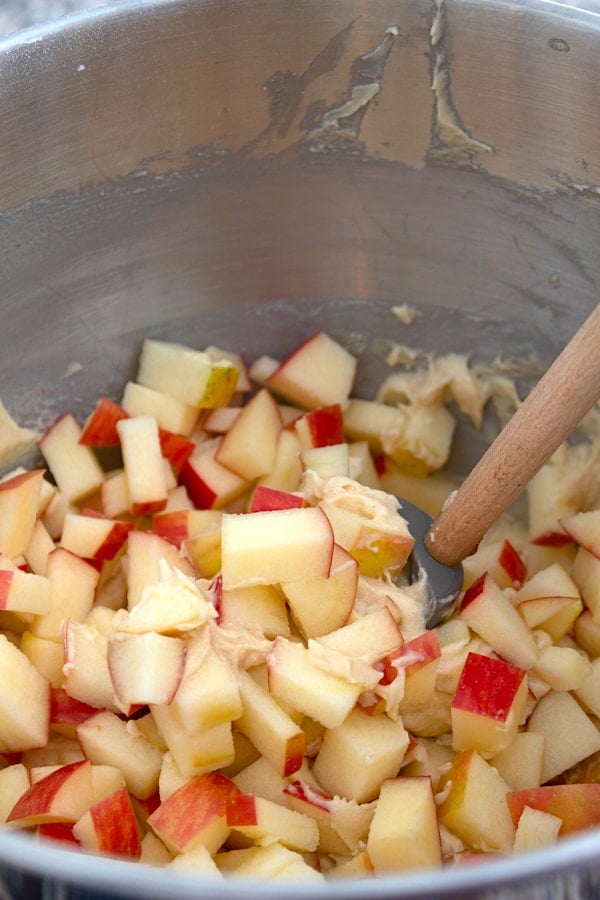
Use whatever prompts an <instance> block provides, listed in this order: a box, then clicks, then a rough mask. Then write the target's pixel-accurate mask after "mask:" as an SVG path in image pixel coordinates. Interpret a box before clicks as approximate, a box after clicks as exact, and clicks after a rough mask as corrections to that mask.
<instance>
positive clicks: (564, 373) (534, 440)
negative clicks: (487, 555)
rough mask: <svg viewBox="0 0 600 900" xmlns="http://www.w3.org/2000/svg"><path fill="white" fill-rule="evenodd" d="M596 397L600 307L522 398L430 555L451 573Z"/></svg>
mask: <svg viewBox="0 0 600 900" xmlns="http://www.w3.org/2000/svg"><path fill="white" fill-rule="evenodd" d="M599 397H600V305H598V306H597V307H596V308H595V310H594V312H592V314H591V315H590V316H589V318H588V319H586V321H585V322H584V324H583V325H582V326H581V328H580V329H579V331H578V332H577V333H576V334H575V336H574V337H573V338H572V339H571V340H570V341H569V343H568V344H567V346H566V347H565V348H564V350H563V351H562V352H561V353H560V355H559V356H558V357H557V358H556V360H555V361H554V363H553V364H552V365H551V366H550V368H549V369H548V370H547V372H546V373H545V375H544V376H543V377H542V378H541V379H540V381H539V382H538V383H537V384H536V386H535V387H534V388H533V390H532V391H531V393H530V394H529V395H528V396H527V397H526V399H525V400H524V401H523V403H522V404H521V406H520V407H519V408H518V410H517V411H516V413H515V414H514V415H513V417H512V418H511V420H510V421H509V422H508V424H507V425H506V426H505V428H503V430H502V431H501V432H500V434H499V435H498V437H497V438H496V440H495V441H494V443H493V444H492V445H491V446H490V448H489V449H488V450H487V451H486V453H485V454H484V456H483V457H482V458H481V460H480V461H479V462H478V463H477V465H476V466H475V468H474V469H473V471H472V472H471V473H470V474H469V475H468V476H467V478H466V479H465V481H464V482H463V483H462V485H461V486H460V488H459V489H458V491H456V493H455V494H454V495H453V497H452V499H450V500H449V501H448V502H447V504H446V506H445V508H444V509H443V510H442V512H441V513H440V514H439V516H438V517H437V519H436V520H435V522H434V523H433V525H432V527H431V529H430V531H429V533H428V534H427V536H426V539H425V544H426V546H427V549H428V550H429V552H430V553H431V555H432V556H434V557H435V558H436V559H437V560H439V562H441V563H444V564H445V565H447V566H456V565H458V564H459V563H461V562H462V561H463V559H465V557H467V556H469V555H470V554H471V553H473V552H474V551H475V550H476V549H477V546H478V544H479V542H480V541H481V539H482V537H483V536H484V534H485V533H486V531H487V530H488V529H489V528H490V526H491V525H493V524H494V522H495V521H496V520H497V518H498V517H499V516H500V515H501V513H503V512H504V511H505V510H506V509H507V508H508V507H509V506H510V505H511V503H512V502H513V501H514V500H515V499H516V497H517V496H518V495H519V494H520V493H521V491H522V490H523V489H524V488H525V487H526V485H527V483H528V482H529V481H530V480H531V478H532V477H533V476H534V475H535V474H536V472H537V471H538V470H539V469H540V468H541V467H542V466H543V464H544V463H545V462H546V461H547V460H548V459H549V458H550V457H551V456H552V454H553V453H554V451H555V450H556V449H557V448H558V447H559V446H560V445H561V444H562V443H563V441H564V440H565V439H566V438H567V437H568V436H569V434H570V433H571V431H573V429H574V428H575V427H576V425H578V423H579V422H580V421H581V419H582V418H583V417H584V415H585V414H586V413H587V412H588V411H589V410H590V409H591V408H592V406H593V405H594V403H596V402H597V400H598V398H599Z"/></svg>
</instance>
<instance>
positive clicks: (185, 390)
mask: <svg viewBox="0 0 600 900" xmlns="http://www.w3.org/2000/svg"><path fill="white" fill-rule="evenodd" d="M239 374H240V371H239V369H238V368H237V366H235V365H233V364H232V362H231V361H230V360H229V359H225V358H223V359H221V360H219V361H217V362H215V361H213V359H211V357H210V355H209V354H208V353H205V352H202V351H200V350H194V349H192V348H190V347H185V346H183V345H182V344H176V343H170V342H168V341H157V340H151V339H148V340H145V341H144V343H143V346H142V352H141V354H140V359H139V369H138V373H137V379H136V380H137V382H138V383H139V384H142V385H146V386H147V387H150V388H154V389H155V390H157V391H162V392H164V393H166V394H171V395H172V396H173V397H176V398H178V399H179V400H181V401H182V402H183V403H187V404H188V405H190V406H195V407H198V408H203V409H213V408H214V407H216V406H227V404H228V403H229V401H230V399H231V397H232V395H233V393H234V391H235V390H236V387H237V382H238V378H239Z"/></svg>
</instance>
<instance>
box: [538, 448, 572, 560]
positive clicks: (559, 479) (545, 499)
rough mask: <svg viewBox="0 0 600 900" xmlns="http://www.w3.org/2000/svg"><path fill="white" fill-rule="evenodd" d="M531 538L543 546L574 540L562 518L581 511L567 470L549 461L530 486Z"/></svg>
mask: <svg viewBox="0 0 600 900" xmlns="http://www.w3.org/2000/svg"><path fill="white" fill-rule="evenodd" d="M527 506H528V516H529V540H530V541H531V542H532V543H534V544H541V545H542V546H550V547H560V546H563V545H564V544H567V543H569V542H570V541H571V538H570V537H569V535H568V534H567V533H566V531H565V530H564V528H563V527H562V525H561V524H560V520H561V519H562V518H565V517H567V516H572V515H574V514H575V513H577V505H576V502H575V499H574V498H573V497H572V496H571V495H570V493H569V486H568V483H567V481H566V480H565V473H564V469H563V467H562V466H560V465H555V464H554V463H553V462H550V463H547V464H546V465H545V466H542V468H541V469H540V470H539V472H537V474H536V475H534V477H533V478H532V479H531V480H530V481H529V484H528V485H527Z"/></svg>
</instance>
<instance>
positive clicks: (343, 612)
mask: <svg viewBox="0 0 600 900" xmlns="http://www.w3.org/2000/svg"><path fill="white" fill-rule="evenodd" d="M281 587H282V589H283V592H284V594H285V596H286V597H287V600H288V603H289V605H290V609H291V611H292V615H293V616H294V619H295V620H296V623H297V625H298V627H299V628H300V631H301V632H302V634H303V635H304V637H305V638H315V637H321V636H322V635H325V634H329V633H330V632H332V631H335V630H336V629H338V628H341V627H342V626H343V625H345V624H346V622H347V621H348V618H349V616H350V613H351V612H352V609H353V607H354V601H355V600H356V593H357V589H358V563H357V562H356V560H355V559H354V558H353V557H352V556H350V554H349V553H348V552H347V551H346V550H344V549H343V548H342V547H340V546H339V545H338V544H335V546H334V548H333V556H332V560H331V570H330V572H329V575H328V576H327V577H326V578H312V579H307V580H305V581H292V582H283V583H282V584H281Z"/></svg>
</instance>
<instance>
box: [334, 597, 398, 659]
mask: <svg viewBox="0 0 600 900" xmlns="http://www.w3.org/2000/svg"><path fill="white" fill-rule="evenodd" d="M318 642H319V644H321V645H322V646H323V647H325V649H328V650H333V651H335V652H336V653H343V654H344V655H345V656H350V657H361V658H363V659H364V660H365V662H367V663H369V664H371V665H372V664H373V663H375V662H376V661H377V660H379V659H381V658H382V657H384V656H385V655H386V654H387V653H390V652H392V651H395V650H396V649H397V648H398V647H400V645H401V644H403V643H404V639H403V637H402V632H401V631H400V628H399V626H398V623H397V622H396V620H395V618H394V616H393V615H392V613H391V612H390V610H389V609H388V607H387V606H382V607H381V608H380V609H376V610H374V611H373V612H367V613H365V615H364V616H359V617H358V618H356V619H354V621H352V622H350V623H349V624H348V625H344V626H342V627H341V628H337V629H336V630H335V631H331V632H330V633H329V634H325V635H322V636H321V637H319V638H318Z"/></svg>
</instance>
